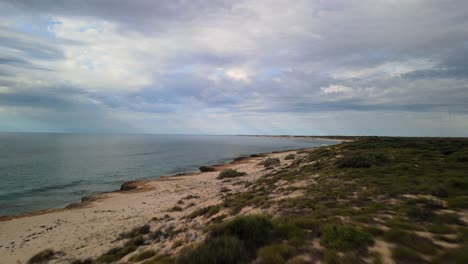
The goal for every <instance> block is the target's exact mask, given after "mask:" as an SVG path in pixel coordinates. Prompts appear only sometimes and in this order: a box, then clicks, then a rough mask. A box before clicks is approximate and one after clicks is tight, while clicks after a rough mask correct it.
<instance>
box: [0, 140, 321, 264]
mask: <svg viewBox="0 0 468 264" xmlns="http://www.w3.org/2000/svg"><path fill="white" fill-rule="evenodd" d="M313 149H316V148H301V149H298V150H285V151H274V152H271V153H259V154H251V155H249V156H247V157H245V156H244V157H239V158H236V159H233V160H232V161H231V162H229V163H223V164H217V165H214V166H210V167H212V168H214V171H209V172H192V173H185V174H178V175H173V176H162V177H160V178H157V179H153V180H142V181H135V182H130V183H129V182H127V183H124V184H123V186H128V185H131V186H132V187H131V189H130V190H127V191H125V190H124V191H120V190H118V191H113V192H106V193H100V194H97V195H95V196H91V197H90V198H84V201H82V202H81V203H78V204H76V205H73V204H72V205H69V206H67V207H68V208H67V207H65V208H62V209H53V210H46V211H35V212H30V213H28V214H23V215H20V216H14V217H9V218H8V219H6V217H4V218H3V220H1V221H0V254H1V255H2V256H4V260H5V261H6V263H26V262H27V260H28V259H29V258H30V257H31V256H32V255H34V254H36V253H38V252H40V251H42V250H45V249H49V248H50V249H53V250H54V251H57V252H63V253H64V254H63V256H60V257H59V258H58V259H57V260H56V261H54V262H51V263H70V262H72V260H75V259H83V258H87V257H96V256H99V255H101V254H103V253H104V252H106V251H108V250H109V249H111V248H113V247H115V246H116V245H118V244H119V243H121V242H120V240H118V239H117V240H116V238H118V237H119V234H121V233H122V232H125V231H129V230H131V229H132V228H134V227H137V226H141V225H144V224H149V225H150V226H151V228H152V230H164V229H168V228H169V229H171V228H173V227H176V228H177V229H180V230H185V231H183V232H181V233H180V234H178V235H177V236H176V237H174V238H171V239H170V240H164V241H161V242H159V243H157V244H155V246H156V245H157V249H158V250H159V251H161V252H166V253H171V252H174V250H175V249H174V248H173V243H174V241H176V240H177V239H182V240H186V241H191V242H197V241H201V240H202V239H204V237H205V235H206V234H205V233H204V231H203V230H204V229H203V227H204V226H206V225H207V224H208V221H210V220H209V219H205V218H197V219H196V220H195V221H188V220H187V219H186V217H187V216H188V215H189V214H191V213H193V212H195V211H196V210H200V209H202V208H206V207H209V206H214V205H216V204H219V203H220V202H222V197H223V196H224V195H225V191H226V190H227V189H228V190H230V192H241V191H242V190H243V189H244V188H245V187H244V184H245V183H248V182H254V181H256V180H257V179H259V178H261V177H263V176H264V175H267V174H268V173H272V171H276V170H278V169H282V168H287V166H289V165H290V163H291V162H292V160H285V157H286V156H287V155H288V154H295V155H296V156H303V155H306V154H305V153H303V154H300V153H301V151H300V150H313ZM298 151H299V153H298ZM268 157H272V158H279V159H281V166H278V167H275V168H273V169H266V168H265V167H264V166H263V165H259V164H258V163H259V162H260V161H262V160H264V159H265V158H268ZM226 168H232V169H235V170H237V171H241V172H245V173H246V175H245V176H243V177H239V178H232V179H227V180H220V179H217V176H218V175H219V172H220V171H222V170H223V169H226ZM194 176H195V177H194ZM135 186H136V188H134V187H135ZM124 189H125V188H124ZM249 210H253V211H251V212H255V210H257V209H249ZM220 213H221V212H220ZM116 243H117V244H116Z"/></svg>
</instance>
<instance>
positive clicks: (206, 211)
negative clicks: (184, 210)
mask: <svg viewBox="0 0 468 264" xmlns="http://www.w3.org/2000/svg"><path fill="white" fill-rule="evenodd" d="M220 210H221V205H219V204H218V205H210V206H207V207H202V208H199V209H197V210H195V211H193V212H192V213H190V214H189V215H188V216H187V218H189V219H194V218H196V217H198V216H204V217H211V216H213V215H215V214H217V213H218V212H219V211H220Z"/></svg>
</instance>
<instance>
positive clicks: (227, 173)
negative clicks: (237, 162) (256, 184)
mask: <svg viewBox="0 0 468 264" xmlns="http://www.w3.org/2000/svg"><path fill="white" fill-rule="evenodd" d="M245 175H247V173H245V172H239V171H236V170H233V169H225V170H223V171H222V172H220V173H219V175H218V177H217V178H216V179H218V180H222V179H226V178H236V177H241V176H245Z"/></svg>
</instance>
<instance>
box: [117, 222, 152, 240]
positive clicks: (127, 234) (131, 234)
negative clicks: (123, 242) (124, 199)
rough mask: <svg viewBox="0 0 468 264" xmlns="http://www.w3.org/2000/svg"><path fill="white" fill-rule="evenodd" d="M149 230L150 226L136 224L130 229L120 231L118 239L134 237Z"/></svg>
mask: <svg viewBox="0 0 468 264" xmlns="http://www.w3.org/2000/svg"><path fill="white" fill-rule="evenodd" d="M149 232H150V226H149V225H142V226H137V227H135V228H133V229H132V230H130V231H128V232H124V233H121V234H120V235H119V239H125V238H134V237H137V236H139V235H146V234H148V233H149Z"/></svg>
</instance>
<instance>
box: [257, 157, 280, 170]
mask: <svg viewBox="0 0 468 264" xmlns="http://www.w3.org/2000/svg"><path fill="white" fill-rule="evenodd" d="M280 163H281V161H280V159H278V158H266V159H265V160H263V161H262V162H260V163H258V165H263V166H265V168H267V167H272V166H276V165H279V164H280Z"/></svg>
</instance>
